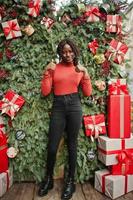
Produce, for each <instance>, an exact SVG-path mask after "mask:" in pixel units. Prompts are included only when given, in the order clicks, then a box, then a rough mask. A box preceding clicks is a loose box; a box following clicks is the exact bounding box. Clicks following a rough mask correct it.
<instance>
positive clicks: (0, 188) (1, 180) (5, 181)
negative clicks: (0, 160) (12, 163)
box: [0, 170, 13, 197]
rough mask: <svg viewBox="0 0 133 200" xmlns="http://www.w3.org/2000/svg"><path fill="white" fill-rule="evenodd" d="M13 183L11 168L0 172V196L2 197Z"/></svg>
mask: <svg viewBox="0 0 133 200" xmlns="http://www.w3.org/2000/svg"><path fill="white" fill-rule="evenodd" d="M12 184H13V172H12V170H7V171H6V172H3V173H1V174H0V197H2V196H3V195H4V194H5V193H6V191H7V190H8V189H9V188H10V187H11V186H12Z"/></svg>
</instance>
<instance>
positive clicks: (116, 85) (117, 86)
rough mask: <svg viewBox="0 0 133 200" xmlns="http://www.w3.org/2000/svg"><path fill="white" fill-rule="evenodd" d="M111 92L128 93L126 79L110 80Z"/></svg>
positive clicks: (111, 93)
mask: <svg viewBox="0 0 133 200" xmlns="http://www.w3.org/2000/svg"><path fill="white" fill-rule="evenodd" d="M108 86H109V87H108V89H109V94H110V95H113V94H128V89H127V84H126V79H110V80H109V82H108Z"/></svg>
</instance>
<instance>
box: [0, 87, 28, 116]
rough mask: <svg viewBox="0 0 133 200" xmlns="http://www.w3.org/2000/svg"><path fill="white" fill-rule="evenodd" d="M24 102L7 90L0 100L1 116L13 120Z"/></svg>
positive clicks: (21, 98) (20, 97)
mask: <svg viewBox="0 0 133 200" xmlns="http://www.w3.org/2000/svg"><path fill="white" fill-rule="evenodd" d="M24 102H25V100H24V98H23V97H22V96H20V95H18V94H16V93H15V92H14V91H13V90H8V91H7V92H6V94H5V96H4V98H3V99H2V100H0V110H2V114H3V113H6V114H7V115H9V116H10V117H11V119H13V118H14V116H15V115H16V114H17V112H18V111H19V110H20V108H21V107H22V106H23V104H24Z"/></svg>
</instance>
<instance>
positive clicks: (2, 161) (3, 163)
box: [0, 116, 13, 197]
mask: <svg viewBox="0 0 133 200" xmlns="http://www.w3.org/2000/svg"><path fill="white" fill-rule="evenodd" d="M7 149H8V145H7V135H6V134H5V125H4V121H3V117H2V116H0V197H1V196H2V195H3V194H5V192H6V191H7V190H8V189H9V188H10V187H11V185H12V183H13V175H12V171H11V170H9V169H8V163H9V162H8V156H7Z"/></svg>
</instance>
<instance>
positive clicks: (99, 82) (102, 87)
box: [95, 80, 106, 91]
mask: <svg viewBox="0 0 133 200" xmlns="http://www.w3.org/2000/svg"><path fill="white" fill-rule="evenodd" d="M95 85H96V87H97V88H98V90H99V91H103V90H105V88H106V84H105V82H104V81H102V80H97V81H95Z"/></svg>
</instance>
